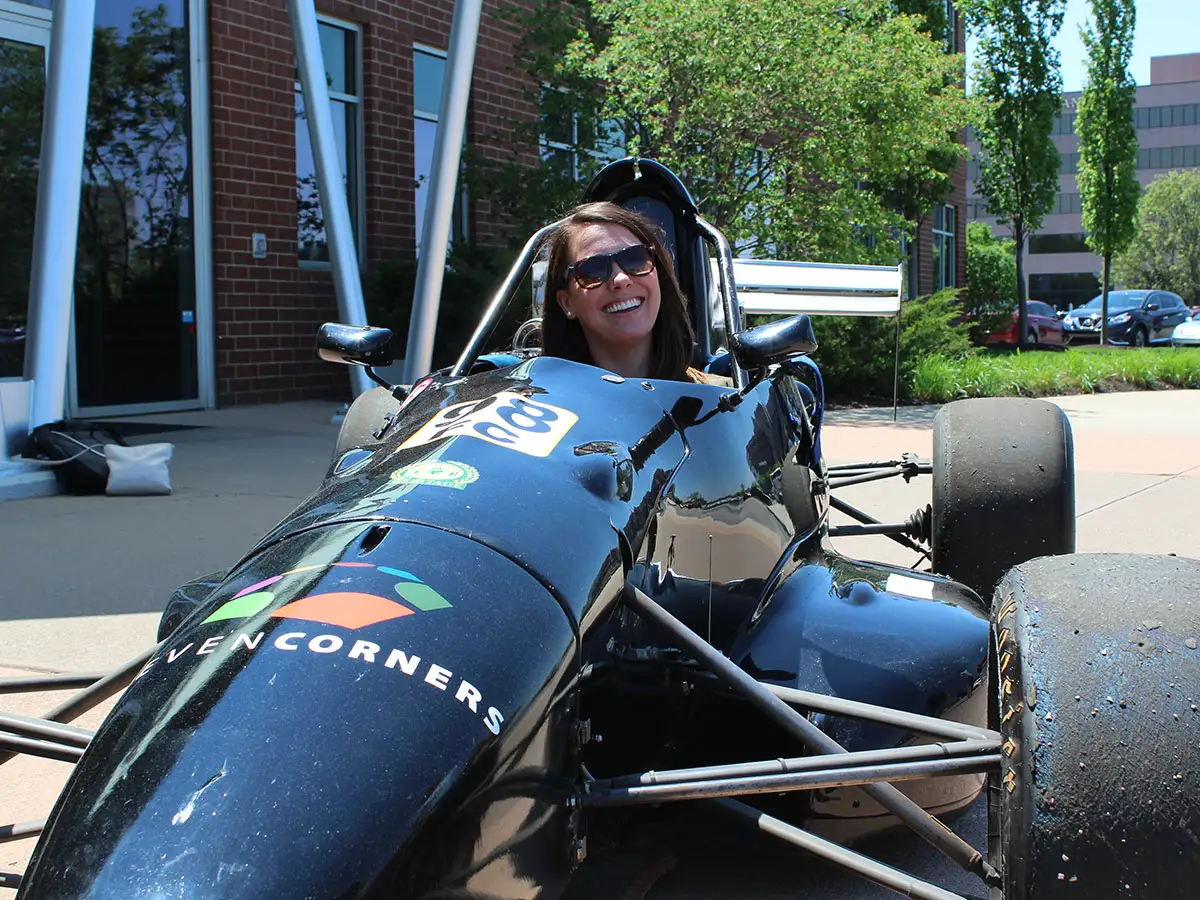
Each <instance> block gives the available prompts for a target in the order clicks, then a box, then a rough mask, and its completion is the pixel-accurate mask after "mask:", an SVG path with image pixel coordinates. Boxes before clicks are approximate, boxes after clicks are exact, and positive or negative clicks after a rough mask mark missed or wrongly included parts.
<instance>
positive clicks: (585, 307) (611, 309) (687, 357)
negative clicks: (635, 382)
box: [542, 203, 707, 382]
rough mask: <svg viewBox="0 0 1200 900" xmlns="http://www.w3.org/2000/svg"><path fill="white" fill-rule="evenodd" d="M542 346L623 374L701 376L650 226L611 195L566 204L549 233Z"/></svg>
mask: <svg viewBox="0 0 1200 900" xmlns="http://www.w3.org/2000/svg"><path fill="white" fill-rule="evenodd" d="M548 246H549V255H550V259H549V266H548V272H547V279H546V304H545V311H544V312H543V324H542V327H543V334H544V337H543V342H544V349H543V353H544V354H545V355H547V356H559V357H563V358H564V359H570V360H574V361H575V362H582V363H587V364H589V365H595V366H600V367H601V368H605V369H608V370H610V371H612V372H615V373H617V374H618V375H623V376H625V377H628V378H664V379H672V380H677V381H689V380H690V381H701V382H703V381H706V380H707V379H705V377H704V375H703V373H701V372H697V371H696V370H694V369H689V365H688V364H689V362H690V361H691V358H692V345H693V343H694V341H695V336H694V334H693V332H692V325H691V322H690V321H689V319H688V314H687V304H686V302H685V301H684V297H683V291H682V290H681V289H680V287H679V282H678V281H677V280H676V278H675V266H674V263H673V261H672V259H671V257H670V255H669V254H668V252H667V250H666V248H665V247H664V245H663V242H662V239H661V237H660V235H659V233H658V229H657V227H656V226H655V225H654V224H653V223H652V222H651V221H650V220H649V219H647V218H645V217H644V216H641V215H639V214H637V213H635V212H632V211H631V210H628V209H625V208H624V207H621V206H618V205H616V204H614V203H586V204H584V205H582V206H578V207H576V208H575V209H574V210H572V211H571V212H570V213H569V214H568V215H567V216H566V217H565V218H564V219H562V221H561V222H560V224H559V226H558V228H556V229H555V230H554V232H552V233H551V235H550V237H549V238H548Z"/></svg>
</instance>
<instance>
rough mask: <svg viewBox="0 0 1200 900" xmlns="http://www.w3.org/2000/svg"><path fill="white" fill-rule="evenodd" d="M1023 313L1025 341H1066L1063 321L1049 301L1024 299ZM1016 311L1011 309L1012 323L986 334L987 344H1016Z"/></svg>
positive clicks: (1056, 342) (1058, 342) (1028, 342)
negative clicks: (1026, 331)
mask: <svg viewBox="0 0 1200 900" xmlns="http://www.w3.org/2000/svg"><path fill="white" fill-rule="evenodd" d="M1025 313H1026V319H1027V325H1026V327H1027V328H1028V329H1029V331H1028V334H1027V336H1026V340H1025V343H1027V344H1057V345H1062V344H1065V343H1066V339H1065V336H1064V335H1065V332H1064V329H1063V323H1062V322H1061V321H1059V318H1058V313H1056V312H1055V311H1054V307H1053V306H1051V305H1050V304H1049V303H1043V302H1042V301H1041V300H1026V301H1025ZM1017 326H1018V313H1017V311H1015V310H1014V311H1013V314H1012V324H1010V325H1009V326H1008V328H1006V329H1004V330H1003V331H995V332H992V333H991V334H989V335H987V336H986V337H985V338H984V340H985V341H986V342H987V343H989V344H1016V343H1019V342H1018V340H1017Z"/></svg>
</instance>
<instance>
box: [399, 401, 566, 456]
mask: <svg viewBox="0 0 1200 900" xmlns="http://www.w3.org/2000/svg"><path fill="white" fill-rule="evenodd" d="M578 421H579V417H578V416H577V415H575V413H573V412H571V411H570V410H566V409H562V408H561V407H558V406H550V405H549V404H547V403H538V402H536V401H533V400H530V399H529V398H527V397H525V396H523V395H521V394H517V393H513V392H511V391H503V392H501V393H499V394H495V395H493V396H491V397H486V398H484V399H483V400H471V401H468V402H466V403H455V404H454V405H453V406H447V407H446V408H445V409H442V410H439V411H438V414H437V415H435V416H434V417H433V418H432V419H430V420H429V421H428V422H426V423H425V424H424V425H422V426H421V427H420V428H419V429H418V430H417V432H416V433H415V434H413V435H412V436H411V437H410V438H409V439H408V440H406V441H405V442H404V443H403V444H401V445H400V447H401V449H404V448H407V447H420V446H422V445H423V444H431V443H433V442H434V441H437V440H440V439H442V438H455V437H473V438H479V439H480V440H482V441H487V442H488V443H490V444H496V445H498V446H500V447H507V448H509V449H510V450H516V451H517V452H518V453H525V454H528V455H529V456H549V455H550V451H551V450H553V449H554V448H555V447H556V446H557V445H558V442H559V441H561V440H562V439H563V436H564V435H565V434H566V433H567V432H568V431H570V430H571V426H573V425H574V424H575V423H576V422H578Z"/></svg>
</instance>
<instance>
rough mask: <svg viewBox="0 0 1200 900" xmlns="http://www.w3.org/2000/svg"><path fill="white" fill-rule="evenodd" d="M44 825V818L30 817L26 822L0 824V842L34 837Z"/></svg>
mask: <svg viewBox="0 0 1200 900" xmlns="http://www.w3.org/2000/svg"><path fill="white" fill-rule="evenodd" d="M45 827H46V820H45V819H30V820H29V821H28V822H15V823H14V824H12V825H0V844H3V843H5V842H7V841H22V840H24V839H25V838H29V837H35V836H36V835H39V834H41V833H42V830H43V829H44V828H45Z"/></svg>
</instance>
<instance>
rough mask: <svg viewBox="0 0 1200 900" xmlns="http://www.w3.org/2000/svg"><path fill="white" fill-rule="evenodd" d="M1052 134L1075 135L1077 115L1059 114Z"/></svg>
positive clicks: (1056, 116)
mask: <svg viewBox="0 0 1200 900" xmlns="http://www.w3.org/2000/svg"><path fill="white" fill-rule="evenodd" d="M1050 133H1051V134H1074V133H1075V113H1065V114H1064V113H1061V112H1059V113H1057V114H1056V115H1055V116H1054V126H1053V127H1052V128H1051V129H1050Z"/></svg>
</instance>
